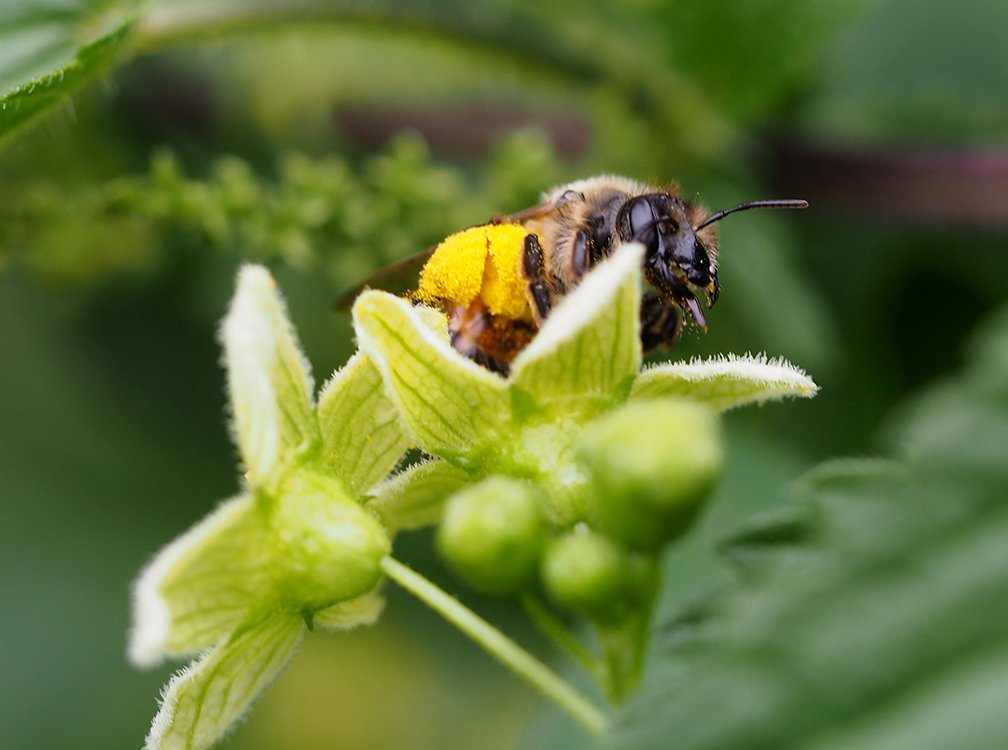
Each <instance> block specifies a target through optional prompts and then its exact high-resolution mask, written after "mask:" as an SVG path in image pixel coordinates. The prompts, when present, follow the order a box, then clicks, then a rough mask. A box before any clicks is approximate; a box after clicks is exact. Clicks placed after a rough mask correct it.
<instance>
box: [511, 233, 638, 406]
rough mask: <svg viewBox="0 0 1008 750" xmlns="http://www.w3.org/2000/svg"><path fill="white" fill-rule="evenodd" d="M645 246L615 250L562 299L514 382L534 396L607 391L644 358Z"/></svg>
mask: <svg viewBox="0 0 1008 750" xmlns="http://www.w3.org/2000/svg"><path fill="white" fill-rule="evenodd" d="M642 256H643V248H642V247H641V245H640V244H637V243H631V244H628V245H624V246H622V247H620V248H619V249H617V250H616V252H615V253H613V255H612V256H611V257H610V258H608V259H607V260H606V261H604V262H603V263H600V264H599V265H598V266H596V267H595V268H594V269H592V271H591V273H589V274H588V275H587V276H585V278H584V279H583V280H582V282H581V283H580V284H579V285H578V286H577V288H576V289H574V291H572V292H571V293H570V294H568V295H567V296H566V297H564V298H563V299H562V300H560V303H559V304H558V305H557V307H556V308H555V309H554V310H553V311H552V312H551V313H550V316H549V317H548V318H547V319H546V322H545V323H544V324H543V327H542V329H541V330H540V331H539V333H538V334H537V335H536V337H535V338H534V339H532V342H531V343H530V344H529V345H528V346H527V347H526V348H525V349H524V350H523V351H522V352H521V354H519V355H518V356H517V357H516V358H515V361H514V364H513V365H512V370H511V373H512V375H511V382H512V383H513V384H514V385H515V386H518V387H519V388H521V389H522V390H524V391H527V392H528V393H530V394H533V396H534V398H536V400H539V401H542V400H550V399H554V398H566V397H575V398H578V397H584V396H593V395H600V396H609V395H611V394H613V393H614V392H615V391H617V390H618V389H619V387H620V386H621V385H622V384H623V383H625V382H628V381H629V379H630V378H631V377H633V376H634V375H635V374H636V372H637V369H638V368H639V367H640V362H641V345H640V334H639V328H640V325H639V323H638V317H639V315H640V312H639V310H640V295H641V282H640V276H641V273H640V265H641V258H642Z"/></svg>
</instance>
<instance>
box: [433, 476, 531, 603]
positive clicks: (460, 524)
mask: <svg viewBox="0 0 1008 750" xmlns="http://www.w3.org/2000/svg"><path fill="white" fill-rule="evenodd" d="M541 503H542V497H540V495H539V492H538V490H537V489H536V488H535V487H534V486H533V485H531V484H529V483H528V482H523V481H520V480H516V479H507V478H505V477H490V478H489V479H485V480H483V481H482V482H480V483H479V484H475V485H471V486H469V487H466V488H464V489H462V490H459V491H458V492H456V493H455V494H454V495H452V496H451V498H450V499H449V500H448V502H447V504H446V505H445V509H444V514H443V515H442V517H441V525H440V526H439V527H438V531H437V548H438V551H439V552H440V553H441V555H442V557H444V559H445V561H447V562H448V564H449V565H451V566H452V568H454V569H455V570H456V572H458V574H459V575H460V576H461V577H462V578H464V579H465V580H466V581H467V582H468V583H469V584H470V585H472V586H473V587H474V588H476V589H479V590H480V591H484V592H486V593H494V594H505V593H510V592H512V591H515V590H517V589H519V588H521V587H522V586H523V585H525V584H526V583H528V582H529V581H530V580H531V579H532V577H533V576H534V575H535V571H536V567H537V566H538V562H539V554H540V549H541V547H542V538H543V526H544V524H543V518H542V511H541V510H540V507H541Z"/></svg>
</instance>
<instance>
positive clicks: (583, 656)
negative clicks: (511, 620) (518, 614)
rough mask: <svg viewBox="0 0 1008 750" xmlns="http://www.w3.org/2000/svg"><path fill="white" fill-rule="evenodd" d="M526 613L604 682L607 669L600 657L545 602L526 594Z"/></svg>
mask: <svg viewBox="0 0 1008 750" xmlns="http://www.w3.org/2000/svg"><path fill="white" fill-rule="evenodd" d="M521 605H522V609H524V610H525V614H526V615H528V618H529V619H530V620H531V621H532V622H533V624H534V625H535V626H536V627H537V628H539V630H541V631H542V632H543V633H544V634H545V635H546V636H547V637H548V638H549V639H550V640H552V641H553V642H554V643H556V644H557V646H559V647H560V648H562V649H563V650H564V651H566V652H567V653H568V654H569V655H570V656H571V658H573V659H574V660H575V661H576V662H578V664H580V665H581V666H583V667H584V668H585V669H587V670H588V672H590V673H591V675H592V676H593V677H594V678H595V679H596V681H597V682H599V684H604V675H605V669H604V668H603V666H602V664H601V662H600V661H599V660H598V658H597V657H596V656H595V655H594V654H593V653H592V652H591V651H589V650H588V649H587V648H585V646H584V645H583V644H582V643H581V642H580V641H578V639H577V638H575V637H574V635H573V634H572V633H571V632H570V631H569V630H568V629H567V628H566V627H565V626H564V624H563V623H562V622H560V620H559V619H557V617H556V615H554V614H553V613H552V612H550V611H549V610H548V609H547V608H546V607H545V606H544V605H543V603H542V602H541V601H540V600H539V599H538V598H537V597H536V596H533V595H532V594H526V595H525V596H523V597H522V599H521Z"/></svg>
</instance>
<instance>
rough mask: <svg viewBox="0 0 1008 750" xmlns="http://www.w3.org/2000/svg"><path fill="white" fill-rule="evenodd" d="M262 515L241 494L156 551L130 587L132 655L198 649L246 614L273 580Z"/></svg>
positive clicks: (151, 656) (144, 658)
mask: <svg viewBox="0 0 1008 750" xmlns="http://www.w3.org/2000/svg"><path fill="white" fill-rule="evenodd" d="M268 523H269V520H268V516H267V514H266V513H265V512H264V511H263V510H262V509H261V508H260V507H259V506H258V505H257V504H256V502H255V501H254V499H253V498H252V497H251V496H248V495H243V496H240V497H237V498H234V499H232V500H229V501H227V502H225V503H223V504H222V505H221V506H220V507H219V508H217V510H215V511H214V512H213V513H211V514H210V515H209V516H207V517H206V518H204V519H203V520H202V521H200V522H199V523H198V524H196V525H195V526H193V527H192V528H191V529H189V530H188V531H187V532H186V533H185V534H183V535H182V536H180V537H179V538H177V539H176V540H175V541H173V542H172V543H171V544H169V545H168V546H167V547H165V548H164V549H162V550H161V551H160V552H159V553H158V554H157V556H155V558H154V559H153V560H152V561H151V563H150V564H149V565H148V566H147V567H146V568H145V569H144V570H143V572H142V573H141V574H140V577H139V579H138V580H137V582H136V584H135V585H134V589H133V596H134V606H133V619H134V622H133V630H132V633H131V635H130V644H129V656H130V659H131V660H132V661H133V663H135V664H137V665H140V666H150V665H152V664H155V663H157V662H159V661H160V660H161V659H163V658H164V657H166V656H181V655H185V654H191V653H195V652H196V651H200V650H201V649H204V648H206V647H207V646H210V645H212V644H213V643H216V642H217V641H218V640H220V639H221V638H223V637H224V636H226V635H227V634H228V633H230V632H231V631H232V630H234V628H235V627H237V626H238V625H239V624H240V623H241V622H242V621H243V620H244V619H245V618H246V617H247V615H248V612H249V608H250V607H252V606H255V605H257V604H258V602H259V601H260V598H261V596H262V591H263V590H264V589H265V590H269V588H270V584H271V582H272V580H273V575H274V574H273V571H272V566H271V552H272V543H271V541H270V539H269V533H270V532H269V526H268Z"/></svg>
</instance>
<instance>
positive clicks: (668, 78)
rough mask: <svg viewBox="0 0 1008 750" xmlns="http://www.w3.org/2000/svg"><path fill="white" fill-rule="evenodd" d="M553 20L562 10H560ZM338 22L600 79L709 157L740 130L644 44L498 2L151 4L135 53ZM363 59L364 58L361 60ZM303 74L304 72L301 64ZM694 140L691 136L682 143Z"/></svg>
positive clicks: (629, 105) (582, 79)
mask: <svg viewBox="0 0 1008 750" xmlns="http://www.w3.org/2000/svg"><path fill="white" fill-rule="evenodd" d="M560 20H561V21H562V20H563V18H562V17H561V19H560ZM318 24H342V25H346V26H358V27H370V28H375V29H378V30H382V31H387V32H394V33H397V34H398V33H409V34H412V35H414V36H419V37H423V36H427V37H432V38H437V39H441V40H446V41H449V42H451V43H452V44H455V45H459V46H462V47H464V48H466V49H468V50H471V51H472V52H473V53H474V54H479V55H486V54H498V55H503V56H505V57H507V58H509V59H512V60H517V61H519V62H523V63H525V64H528V65H531V66H533V67H534V68H536V69H538V70H543V71H547V72H549V73H551V74H554V75H556V76H559V77H560V78H561V79H567V80H568V81H574V82H576V83H577V84H579V85H580V86H582V87H584V88H585V89H586V90H590V88H591V87H593V86H598V85H604V86H606V88H607V90H608V93H609V95H610V96H612V97H613V98H615V99H617V100H621V101H623V102H624V104H625V107H626V109H627V111H628V112H632V113H634V114H635V115H640V114H645V115H647V116H651V117H653V118H654V119H656V120H657V121H659V122H660V123H661V128H662V129H663V131H664V133H665V135H666V141H667V142H669V143H673V142H675V140H676V139H682V140H683V143H682V145H683V147H684V150H693V151H694V152H696V153H703V154H708V155H714V154H716V153H718V151H719V150H720V149H722V148H723V147H724V145H725V144H726V143H728V142H729V141H737V140H739V139H740V138H741V135H740V133H739V132H738V131H737V130H736V129H735V128H734V126H732V125H731V124H730V123H729V122H728V121H727V120H725V119H724V118H723V117H722V116H721V115H719V114H718V113H717V112H716V111H715V110H714V109H713V108H712V107H711V106H710V105H709V103H708V102H707V100H706V98H705V97H704V96H703V95H702V94H700V93H699V92H697V91H695V90H694V88H693V87H692V85H691V84H689V83H688V82H686V81H685V80H683V79H682V78H680V77H679V76H677V75H675V73H674V72H672V71H670V70H669V69H667V68H664V67H662V66H660V65H655V62H654V60H653V59H652V54H651V52H652V51H651V50H650V48H648V47H647V46H646V45H627V44H625V40H624V38H623V36H622V35H619V34H613V33H612V29H611V28H608V27H601V28H599V29H598V31H597V33H592V34H584V33H582V34H571V33H569V32H568V30H567V27H566V26H565V25H563V24H560V23H557V22H556V21H554V20H552V19H551V16H549V15H547V14H545V13H541V14H534V13H532V12H531V11H529V10H526V9H524V8H520V7H515V6H513V5H505V4H492V5H488V4H483V3H471V2H455V1H454V0H450V1H447V2H438V3H426V2H397V3H393V2H387V1H386V2H381V1H380V0H378V1H374V0H372V1H371V2H365V1H362V0H332V1H331V2H321V0H316V1H314V2H313V1H312V0H308V1H302V2H282V1H281V0H258V1H257V0H252V1H249V2H238V1H236V0H225V1H224V2H210V3H195V2H191V3H174V4H166V5H156V6H154V7H153V8H152V9H151V10H150V12H149V13H148V14H147V15H146V16H145V17H144V18H143V20H142V21H141V24H140V27H139V28H138V30H137V41H136V43H137V48H138V49H139V51H141V52H149V51H155V50H159V49H162V48H165V47H169V46H174V45H177V44H180V43H190V42H193V41H198V40H201V39H202V40H206V39H216V38H220V37H223V36H227V35H233V34H248V33H262V32H275V31H277V30H282V29H283V30H289V29H290V28H292V27H297V26H304V27H317V26H318ZM366 65H367V61H366V60H362V66H364V67H366ZM306 72H307V71H306ZM687 141H692V142H687Z"/></svg>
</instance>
